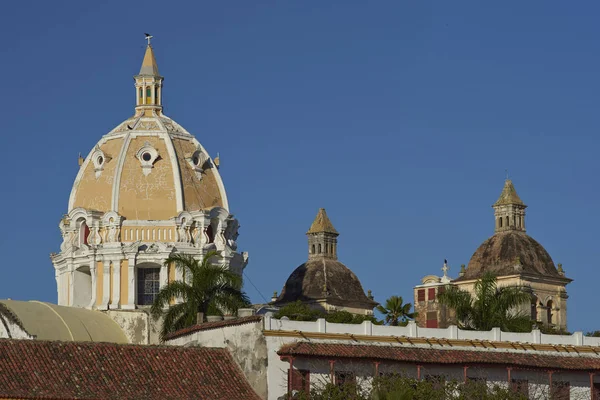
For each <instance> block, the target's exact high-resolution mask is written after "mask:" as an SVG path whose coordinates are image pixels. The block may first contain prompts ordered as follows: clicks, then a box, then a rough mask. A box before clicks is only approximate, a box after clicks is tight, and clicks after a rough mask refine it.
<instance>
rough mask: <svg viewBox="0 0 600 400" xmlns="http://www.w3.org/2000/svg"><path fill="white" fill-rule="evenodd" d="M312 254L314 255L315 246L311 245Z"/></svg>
mask: <svg viewBox="0 0 600 400" xmlns="http://www.w3.org/2000/svg"><path fill="white" fill-rule="evenodd" d="M312 254H315V245H314V244H313V245H312Z"/></svg>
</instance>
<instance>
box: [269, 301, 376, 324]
mask: <svg viewBox="0 0 600 400" xmlns="http://www.w3.org/2000/svg"><path fill="white" fill-rule="evenodd" d="M282 317H288V318H289V319H291V320H292V321H316V320H317V319H319V318H325V320H326V321H327V322H331V323H338V324H362V323H363V321H371V322H373V323H374V324H377V325H380V324H381V323H382V322H381V321H379V320H377V318H375V317H374V316H372V315H358V314H352V313H350V312H348V311H333V312H330V313H326V312H324V311H319V310H315V309H313V308H311V307H310V306H308V305H306V304H304V303H302V302H301V301H300V300H298V301H296V302H294V303H290V304H287V305H285V306H283V307H281V308H280V309H279V311H277V312H276V313H275V318H282Z"/></svg>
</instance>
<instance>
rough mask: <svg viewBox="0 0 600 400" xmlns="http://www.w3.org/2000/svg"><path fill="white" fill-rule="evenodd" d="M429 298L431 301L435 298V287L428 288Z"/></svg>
mask: <svg viewBox="0 0 600 400" xmlns="http://www.w3.org/2000/svg"><path fill="white" fill-rule="evenodd" d="M427 300H429V301H432V300H435V288H430V289H428V291H427Z"/></svg>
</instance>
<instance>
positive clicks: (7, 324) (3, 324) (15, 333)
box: [0, 315, 35, 339]
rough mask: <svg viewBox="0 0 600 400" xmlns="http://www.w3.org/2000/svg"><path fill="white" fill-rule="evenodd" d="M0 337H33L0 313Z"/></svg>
mask: <svg viewBox="0 0 600 400" xmlns="http://www.w3.org/2000/svg"><path fill="white" fill-rule="evenodd" d="M0 339H35V338H34V337H33V336H31V335H30V334H29V333H27V331H25V330H24V329H22V328H21V327H20V326H19V325H17V324H15V323H14V322H11V321H10V320H9V319H7V318H5V317H3V316H2V315H0Z"/></svg>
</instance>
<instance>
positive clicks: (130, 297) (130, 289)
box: [121, 254, 137, 310]
mask: <svg viewBox="0 0 600 400" xmlns="http://www.w3.org/2000/svg"><path fill="white" fill-rule="evenodd" d="M127 263H128V264H127V304H121V308H122V309H124V310H133V309H135V295H136V289H137V288H136V287H135V254H133V255H130V256H129V257H127Z"/></svg>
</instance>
